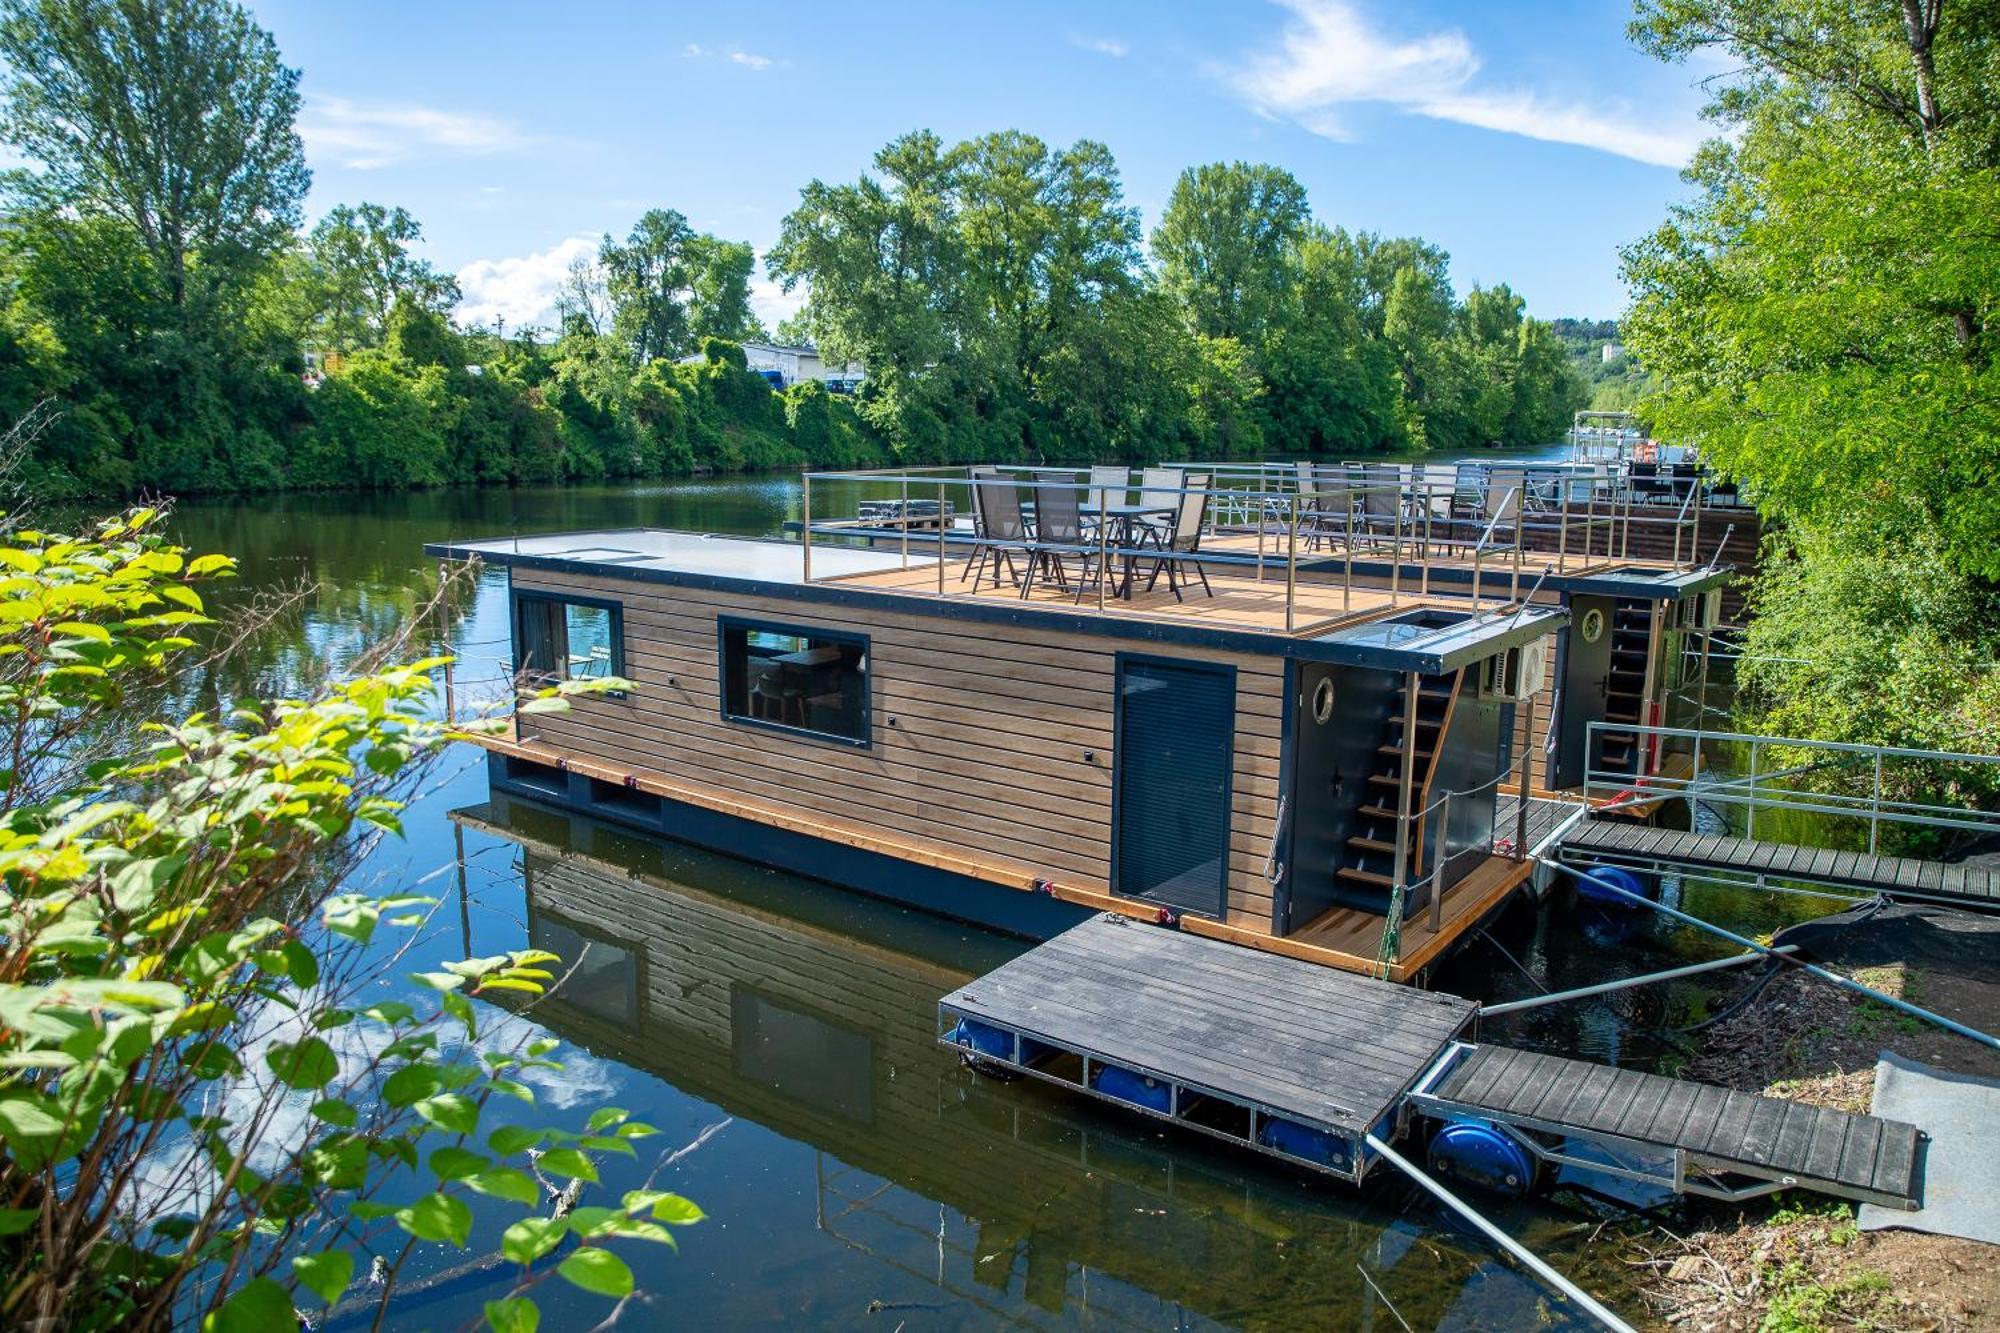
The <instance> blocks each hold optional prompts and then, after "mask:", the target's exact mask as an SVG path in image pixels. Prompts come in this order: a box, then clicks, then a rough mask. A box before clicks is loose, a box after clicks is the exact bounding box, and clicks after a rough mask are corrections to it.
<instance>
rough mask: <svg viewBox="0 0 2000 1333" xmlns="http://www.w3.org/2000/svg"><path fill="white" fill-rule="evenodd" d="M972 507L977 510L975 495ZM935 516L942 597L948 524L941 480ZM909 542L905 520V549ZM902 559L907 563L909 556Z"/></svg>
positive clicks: (939, 581)
mask: <svg viewBox="0 0 2000 1333" xmlns="http://www.w3.org/2000/svg"><path fill="white" fill-rule="evenodd" d="M972 507H973V510H974V511H975V512H976V511H977V510H978V508H979V503H978V499H977V497H975V498H974V501H973V505H972ZM937 516H938V525H937V528H938V553H937V567H938V568H937V575H938V596H940V597H942V596H944V595H945V594H944V530H945V528H946V527H947V526H948V525H947V524H946V523H945V518H944V483H943V482H942V481H940V482H939V483H938V515H937ZM909 544H910V525H909V524H908V523H907V522H905V523H904V524H903V545H904V547H905V548H906V549H907V548H908V546H909ZM903 561H904V563H905V564H907V563H908V562H909V557H908V556H907V555H906V556H904V557H903ZM973 591H974V592H978V591H979V589H977V588H974V589H973Z"/></svg>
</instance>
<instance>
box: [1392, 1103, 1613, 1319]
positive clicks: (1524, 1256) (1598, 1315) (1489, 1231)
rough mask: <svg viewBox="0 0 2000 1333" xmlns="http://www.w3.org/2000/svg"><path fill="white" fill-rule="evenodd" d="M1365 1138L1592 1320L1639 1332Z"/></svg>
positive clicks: (1411, 1165) (1398, 1155)
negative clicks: (1573, 1302)
mask: <svg viewBox="0 0 2000 1333" xmlns="http://www.w3.org/2000/svg"><path fill="white" fill-rule="evenodd" d="M1362 1137H1363V1139H1364V1140H1365V1141H1366V1142H1367V1144H1368V1146H1369V1147H1371V1148H1373V1149H1374V1150H1375V1151H1376V1152H1378V1153H1380V1154H1381V1156H1382V1160H1383V1161H1385V1162H1387V1163H1388V1164H1389V1165H1390V1166H1393V1167H1395V1168H1396V1169H1397V1170H1398V1171H1401V1172H1402V1173H1403V1174H1404V1175H1406V1176H1408V1177H1409V1178H1410V1179H1411V1180H1413V1181H1415V1182H1416V1183H1417V1185H1418V1186H1420V1187H1421V1188H1422V1189H1423V1190H1424V1192H1425V1193H1427V1194H1429V1195H1430V1196H1431V1197H1432V1198H1434V1199H1436V1200H1437V1201H1438V1202H1439V1203H1442V1204H1443V1205H1444V1206H1445V1207H1447V1208H1449V1209H1451V1210H1452V1211H1453V1212H1454V1213H1457V1214H1458V1215H1459V1216H1460V1217H1462V1218H1464V1219H1465V1220H1466V1221H1468V1222H1470V1223H1471V1224H1472V1225H1473V1227H1474V1228H1475V1229H1476V1230H1478V1232H1479V1234H1480V1235H1482V1236H1484V1237H1486V1239H1488V1240H1490V1241H1492V1242H1493V1243H1494V1244H1495V1245H1498V1246H1499V1247H1500V1248H1501V1249H1503V1250H1505V1251H1507V1253H1509V1254H1511V1255H1513V1256H1514V1258H1515V1259H1517V1260H1519V1261H1520V1263H1521V1264H1522V1266H1523V1267H1525V1268H1526V1269H1527V1270H1528V1271H1529V1272H1531V1273H1533V1274H1534V1275H1535V1276H1536V1277H1538V1278H1540V1279H1541V1280H1542V1281H1544V1282H1546V1283H1548V1284H1549V1285H1550V1286H1551V1287H1554V1288H1555V1289H1556V1290H1557V1291H1559V1292H1561V1293H1562V1294H1563V1295H1564V1296H1567V1297H1568V1298H1569V1299H1570V1300H1572V1301H1575V1302H1576V1303H1577V1305H1578V1306H1579V1307H1580V1308H1582V1309H1583V1311H1584V1312H1585V1313H1587V1314H1588V1315H1590V1317H1591V1318H1593V1319H1595V1320H1596V1321H1597V1322H1598V1323H1600V1324H1602V1325H1604V1326H1605V1327H1606V1328H1608V1329H1611V1330H1613V1333H1636V1331H1635V1330H1634V1329H1633V1327H1632V1326H1631V1325H1630V1324H1628V1323H1626V1322H1625V1321H1624V1320H1623V1319H1620V1318H1619V1317H1618V1316H1617V1315H1615V1314H1613V1313H1612V1312H1611V1311H1610V1310H1608V1309H1606V1308H1605V1307H1604V1306H1603V1305H1601V1304H1600V1303H1599V1302H1598V1301H1597V1299H1596V1298H1595V1297H1594V1296H1592V1295H1591V1294H1590V1293H1589V1292H1587V1291H1585V1290H1584V1289H1583V1288H1582V1287H1579V1286H1577V1285H1576V1283H1574V1282H1572V1281H1570V1280H1569V1279H1568V1278H1566V1277H1564V1276H1563V1275H1562V1274H1561V1273H1558V1272H1557V1271H1556V1270H1555V1269H1553V1268H1551V1267H1549V1266H1548V1264H1547V1263H1545V1262H1543V1261H1542V1260H1541V1259H1540V1258H1539V1257H1537V1256H1536V1254H1535V1253H1534V1251H1532V1250H1530V1249H1529V1248H1528V1247H1527V1246H1525V1245H1523V1244H1521V1242H1520V1241H1518V1240H1515V1239H1514V1238H1513V1237H1512V1236H1510V1235H1508V1234H1507V1233H1506V1232H1504V1231H1502V1230H1501V1229H1500V1228H1499V1227H1496V1226H1494V1225H1493V1224H1492V1223H1491V1222H1489V1221H1487V1220H1486V1219H1485V1218H1484V1217H1482V1216H1480V1215H1479V1214H1478V1213H1477V1212H1475V1211H1473V1208H1472V1205H1471V1204H1469V1203H1466V1202H1465V1201H1464V1200H1463V1199H1461V1198H1459V1197H1458V1196H1457V1195H1456V1194H1453V1193H1452V1192H1451V1191H1450V1190H1448V1189H1446V1188H1445V1187H1444V1186H1442V1185H1440V1184H1438V1183H1437V1182H1436V1181H1435V1180H1432V1179H1431V1178H1430V1177H1429V1176H1427V1175H1425V1174H1424V1173H1423V1172H1422V1171H1420V1170H1418V1169H1417V1165H1416V1163H1414V1162H1412V1161H1410V1160H1409V1159H1408V1158H1406V1157H1404V1156H1403V1155H1402V1154H1401V1153H1399V1152H1397V1151H1396V1150H1395V1149H1394V1148H1391V1147H1390V1146H1389V1145H1388V1144H1386V1143H1384V1142H1383V1141H1382V1140H1380V1139H1378V1138H1376V1137H1375V1136H1374V1135H1373V1134H1365V1135H1363V1136H1362Z"/></svg>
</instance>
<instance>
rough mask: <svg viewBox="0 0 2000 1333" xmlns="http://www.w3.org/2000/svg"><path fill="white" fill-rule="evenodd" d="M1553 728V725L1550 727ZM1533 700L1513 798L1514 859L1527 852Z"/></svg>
mask: <svg viewBox="0 0 2000 1333" xmlns="http://www.w3.org/2000/svg"><path fill="white" fill-rule="evenodd" d="M1551 730H1553V727H1551ZM1534 739H1535V701H1534V700H1533V699H1530V700H1528V735H1527V740H1526V741H1524V742H1523V743H1522V745H1521V786H1520V789H1519V791H1518V793H1517V794H1516V796H1515V799H1514V859H1515V860H1516V861H1519V860H1521V859H1522V858H1524V857H1525V856H1527V854H1528V756H1529V755H1530V754H1532V753H1533V752H1534V749H1535V747H1534V745H1533V744H1531V742H1532V741H1533V740H1534Z"/></svg>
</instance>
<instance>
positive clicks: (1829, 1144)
mask: <svg viewBox="0 0 2000 1333" xmlns="http://www.w3.org/2000/svg"><path fill="white" fill-rule="evenodd" d="M1429 1095H1430V1096H1432V1097H1435V1098H1437V1099H1438V1100H1439V1101H1442V1102H1447V1103H1450V1104H1451V1105H1453V1106H1456V1107H1463V1108H1465V1109H1467V1110H1469V1111H1471V1112H1473V1113H1480V1112H1484V1113H1487V1114H1491V1115H1494V1116H1496V1117H1500V1118H1502V1119H1506V1118H1518V1119H1527V1120H1534V1121H1539V1122H1541V1123H1543V1124H1544V1125H1550V1126H1555V1127H1557V1128H1568V1129H1574V1130H1578V1131H1588V1132H1591V1133H1596V1134H1606V1135H1615V1136H1617V1137H1619V1138H1624V1139H1630V1140H1633V1141H1634V1142H1638V1143H1644V1144H1648V1145H1651V1146H1654V1147H1658V1148H1661V1149H1675V1150H1678V1151H1680V1152H1683V1153H1686V1154H1688V1156H1689V1157H1690V1158H1691V1159H1693V1162H1694V1164H1695V1165H1699V1166H1703V1167H1708V1168H1712V1169H1717V1170H1723V1171H1735V1172H1741V1173H1744V1174H1750V1175H1755V1176H1760V1177H1763V1178H1767V1179H1775V1178H1779V1177H1793V1178H1796V1179H1797V1180H1798V1181H1799V1182H1800V1183H1801V1184H1809V1185H1810V1186H1811V1187H1812V1188H1815V1189H1820V1190H1822V1191H1824V1192H1827V1193H1833V1194H1843V1195H1846V1196H1848V1197H1852V1198H1865V1199H1869V1200H1871V1201H1875V1202H1882V1203H1887V1204H1889V1205H1891V1206H1900V1207H1911V1206H1913V1205H1914V1204H1915V1203H1916V1201H1917V1199H1918V1197H1919V1196H1920V1195H1921V1193H1922V1180H1921V1178H1920V1177H1921V1173H1920V1170H1919V1162H1920V1159H1921V1155H1922V1146H1923V1136H1922V1135H1921V1134H1920V1133H1919V1132H1918V1130H1917V1128H1916V1127H1915V1126H1914V1125H1908V1124H1904V1123H1903V1122H1902V1121H1900V1120H1883V1119H1879V1118H1877V1117H1875V1116H1865V1115H1853V1114H1850V1113H1848V1112H1846V1111H1835V1110H1830V1109H1828V1108H1826V1107H1819V1106H1807V1105H1804V1104H1803V1103H1799V1102H1789V1101H1785V1100H1782V1099H1780V1098H1775V1097H1757V1096H1753V1095H1751V1094H1750V1093H1747V1092H1732V1091H1729V1090H1728V1089H1726V1088H1717V1087H1711V1086H1709V1085H1707V1084H1701V1083H1690V1082H1686V1081H1683V1080H1681V1079H1674V1078H1667V1077H1664V1076H1662V1075H1659V1074H1643V1073H1640V1072H1638V1071H1637V1070H1632V1069H1615V1068H1613V1067H1611V1066H1609V1065H1600V1064H1592V1063H1589V1062H1587V1061H1583V1060H1572V1059H1569V1058H1567V1057H1565V1056H1560V1055H1545V1054H1543V1053H1541V1052H1538V1051H1523V1050H1515V1049H1512V1048H1508V1047H1503V1046H1473V1047H1470V1048H1468V1050H1467V1052H1466V1055H1465V1057H1464V1058H1463V1059H1461V1060H1459V1061H1458V1063H1457V1064H1455V1065H1454V1066H1452V1068H1451V1070H1450V1072H1449V1073H1447V1074H1446V1075H1445V1076H1444V1078H1443V1079H1441V1080H1439V1081H1438V1083H1437V1084H1436V1086H1434V1087H1432V1088H1431V1089H1430V1091H1429Z"/></svg>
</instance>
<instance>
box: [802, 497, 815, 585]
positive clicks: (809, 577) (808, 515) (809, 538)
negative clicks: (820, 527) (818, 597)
mask: <svg viewBox="0 0 2000 1333" xmlns="http://www.w3.org/2000/svg"><path fill="white" fill-rule="evenodd" d="M800 491H801V494H800V497H799V498H800V501H801V504H802V505H803V508H804V510H805V522H803V523H801V524H800V525H799V538H800V540H801V541H803V542H804V543H805V569H804V571H803V581H804V582H806V583H811V582H812V581H813V474H812V473H810V472H808V473H806V474H805V477H804V480H803V481H802V483H801V486H800Z"/></svg>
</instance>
